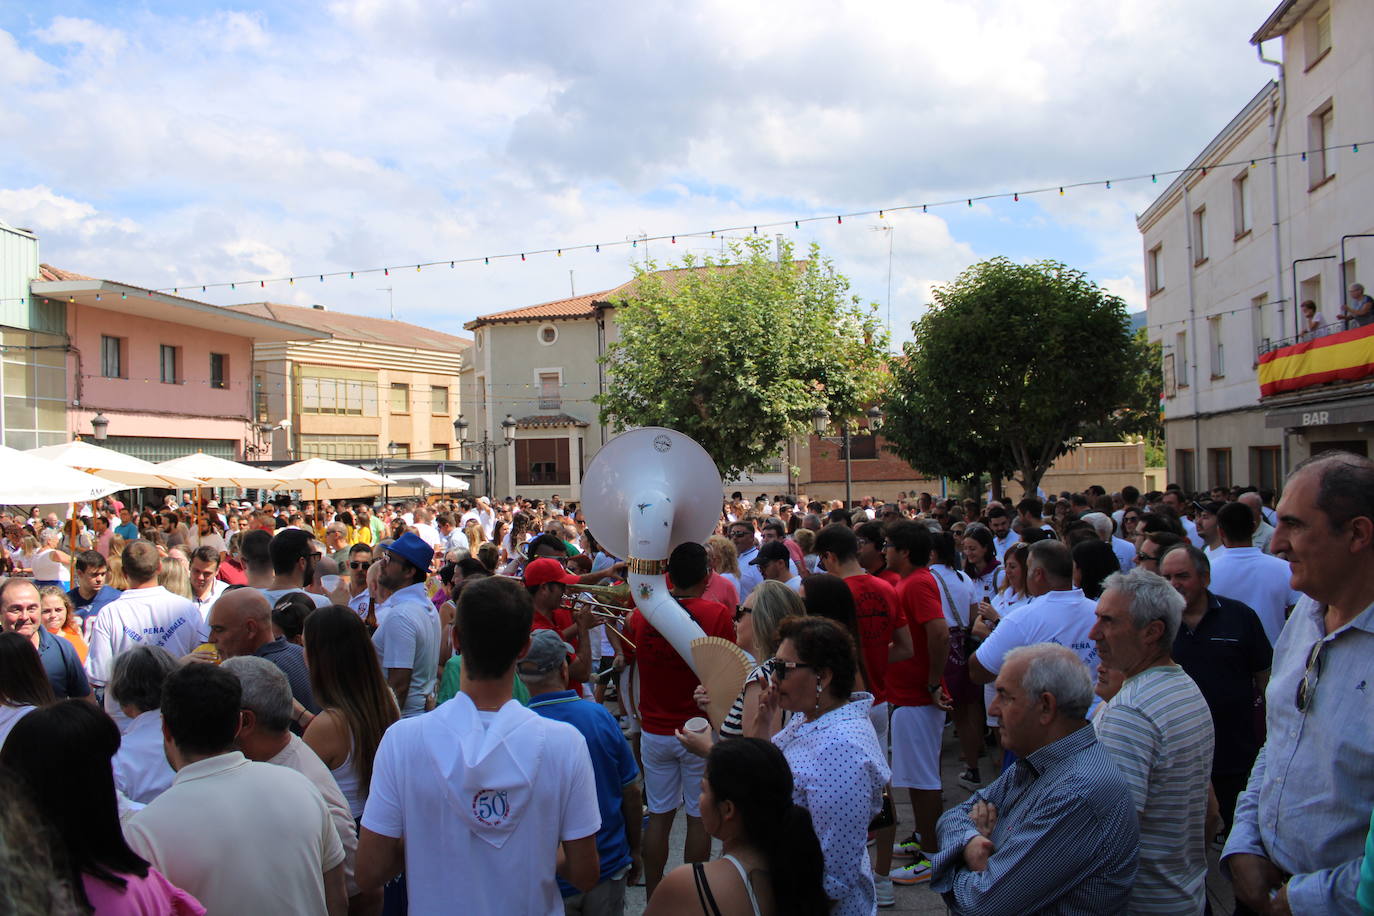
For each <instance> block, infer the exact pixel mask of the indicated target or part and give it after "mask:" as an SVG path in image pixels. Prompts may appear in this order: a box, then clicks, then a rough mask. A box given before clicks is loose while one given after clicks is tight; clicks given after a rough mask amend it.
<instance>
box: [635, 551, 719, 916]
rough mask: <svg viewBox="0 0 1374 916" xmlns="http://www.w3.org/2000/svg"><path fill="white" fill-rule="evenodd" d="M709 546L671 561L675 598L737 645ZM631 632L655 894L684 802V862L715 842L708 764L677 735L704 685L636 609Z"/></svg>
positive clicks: (647, 878) (647, 858)
mask: <svg viewBox="0 0 1374 916" xmlns="http://www.w3.org/2000/svg"><path fill="white" fill-rule="evenodd" d="M707 573H708V567H707V563H706V548H705V547H703V546H702V545H701V544H698V543H695V542H688V543H685V544H679V545H678V546H677V547H676V548H674V549H673V552H672V554H671V555H670V556H669V557H668V580H669V581H670V582H671V583H672V592H671V594H672V596H673V598H675V599H676V600H677V603H678V604H679V605H681V607H682V608H683V609H684V610H685V611H686V613H687V614H688V615H690V616H691V618H692V620H694V621H695V622H696V624H697V625H698V626H700V627H701V629H702V630H703V631H704V632H705V634H706V635H707V636H718V637H721V638H723V639H727V640H729V641H731V642H733V641H734V638H735V624H734V620H733V614H732V612H731V610H730V609H729V608H727V607H725V605H723V604H717V603H716V602H714V601H706V600H704V599H703V598H702V597H701V593H702V592H703V591H705V589H706V577H707ZM625 634H626V636H627V637H628V639H629V641H630V642H632V643H633V644H634V646H635V647H636V648H630V647H629V646H628V645H627V646H626V647H625V655H626V657H627V658H629V659H632V660H636V661H637V662H638V666H639V677H640V687H639V718H640V727H641V729H642V730H643V735H642V736H641V738H640V757H641V759H642V762H643V765H644V794H645V796H646V798H647V801H648V806H649V827H648V829H647V830H646V831H645V832H644V882H645V885H646V891H647V893H648V896H650V897H652V896H653V893H654V888H655V887H656V886H657V885H658V882H659V881H660V880H661V879H662V878H663V869H664V865H665V864H666V863H667V860H668V834H669V833H670V831H671V830H672V827H673V819H674V817H675V816H676V814H677V809H678V806H679V805H683V806H685V807H686V809H687V839H686V843H685V845H684V848H683V859H684V860H685V861H687V862H705V861H706V860H707V859H708V858H710V855H711V837H710V835H709V834H708V833H707V832H706V828H705V827H704V826H703V825H702V822H701V810H700V808H699V805H698V801H699V799H698V789H699V787H700V784H701V777H702V774H703V773H704V772H705V767H706V761H705V760H703V759H702V758H701V757H698V756H696V755H695V754H692V753H691V752H689V751H687V750H686V749H685V748H684V747H683V746H682V744H681V743H680V742H679V741H678V740H677V738H676V737H674V735H675V733H676V732H677V730H678V729H680V728H682V726H683V725H684V724H685V723H686V722H687V720H688V719H691V718H694V717H695V716H698V715H699V714H700V713H699V711H698V709H697V705H696V701H695V699H694V698H693V693H694V691H695V690H696V688H697V686H698V685H699V684H700V683H701V682H700V681H699V680H698V679H697V676H696V674H695V673H694V672H693V671H692V669H691V668H690V667H689V666H688V664H687V661H686V660H685V659H684V658H683V657H682V655H680V654H679V653H678V651H677V650H676V649H675V648H673V646H672V644H671V643H669V642H668V641H667V640H666V639H664V637H663V636H662V635H661V634H660V633H659V632H658V630H656V629H654V627H653V625H652V624H650V623H649V621H648V619H647V618H646V617H645V616H644V613H643V612H642V611H640V610H638V609H636V610H635V611H634V612H633V613H632V614H631V615H630V619H629V623H628V625H627V626H626V629H625Z"/></svg>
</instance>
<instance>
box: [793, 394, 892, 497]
mask: <svg viewBox="0 0 1374 916" xmlns="http://www.w3.org/2000/svg"><path fill="white" fill-rule="evenodd" d="M864 416H866V417H868V428H869V430H870V431H872V432H875V433H876V432H877V431H878V430H880V429H882V426H883V412H882V411H881V410H880V409H879V408H878V406H877V405H876V404H875V405H874V406H872V407H870V408H868V410H867V412H865V414H864ZM851 422H852V421H850V420H845V421H843V422H842V423H841V424H840V434H839V435H838V436H827V435H826V434H825V431H826V430H827V429H829V428H830V411H828V410H826V409H825V408H824V407H817V408H816V409H815V410H813V411H812V412H811V423H812V425H813V426H815V427H816V438H818V439H820V440H821V441H822V442H829V443H831V444H833V445H838V446H840V447H841V448H843V449H844V506H845V508H846V509H849V508H851V506H850V503H851V502H853V492H852V491H853V489H854V474H853V461H854V455H853V452H852V450H851V449H850V447H849V446H850V442H851V435H852V434H851V432H850V424H851Z"/></svg>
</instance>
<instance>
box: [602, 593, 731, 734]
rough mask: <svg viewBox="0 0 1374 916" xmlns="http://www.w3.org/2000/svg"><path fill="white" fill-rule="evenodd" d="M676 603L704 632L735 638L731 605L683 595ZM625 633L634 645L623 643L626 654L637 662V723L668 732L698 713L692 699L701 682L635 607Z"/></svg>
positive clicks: (648, 728)
mask: <svg viewBox="0 0 1374 916" xmlns="http://www.w3.org/2000/svg"><path fill="white" fill-rule="evenodd" d="M679 603H680V604H681V605H682V606H683V607H684V608H686V609H687V613H689V614H691V615H692V619H693V620H695V621H696V622H697V625H698V626H700V627H701V628H702V630H704V631H705V632H706V635H707V636H721V637H724V638H725V639H728V640H730V641H731V642H734V641H735V621H734V616H735V615H734V609H733V608H727V607H726V606H725V605H723V604H717V603H716V602H714V601H706V600H705V599H703V598H683V599H680V602H679ZM625 635H627V636H628V637H629V638H630V641H631V642H633V643H634V644H635V648H634V649H630V648H629V647H628V646H626V647H625V649H626V655H627V656H633V657H634V658H635V660H636V661H637V663H638V665H639V719H640V726H641V727H642V728H643V729H644V730H645V731H646V732H648V733H649V734H651V735H671V734H672V733H673V732H675V731H677V730H678V729H679V728H681V727H682V724H683V723H684V722H686V721H687V720H688V719H690V718H692V717H693V716H699V715H701V710H700V709H699V708H697V704H696V701H695V700H693V699H692V692H693V691H694V690H696V687H697V684H699V683H701V682H700V681H698V680H697V676H696V675H695V674H693V673H692V669H691V668H689V667H688V666H687V662H686V661H684V660H683V658H682V656H681V655H678V654H677V650H676V649H674V648H673V647H672V645H671V644H669V642H668V640H666V639H664V638H663V637H662V636H660V635H659V632H658V631H657V630H655V629H654V628H653V627H652V626H650V625H649V621H648V620H647V619H646V618H645V617H644V614H643V612H642V611H640V610H639V609H638V608H636V609H635V611H634V613H633V614H631V615H630V622H629V624H628V626H627V628H626V631H625Z"/></svg>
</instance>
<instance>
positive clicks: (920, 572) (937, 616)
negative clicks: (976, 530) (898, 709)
mask: <svg viewBox="0 0 1374 916" xmlns="http://www.w3.org/2000/svg"><path fill="white" fill-rule="evenodd" d="M897 603H898V605H900V607H901V610H902V613H903V614H904V615H905V616H906V621H907V626H909V627H911V645H912V649H913V650H914V651H915V654H913V655H912V657H911V658H909V659H907V660H906V661H903V662H897V663H895V664H893V665H892V667H891V668H890V669H888V672H887V674H888V678H887V698H888V701H889V702H891V703H892V705H894V706H929V705H931V698H930V691H929V690H927V689H926V685H927V684H930V683H932V682H934V681H938V680H939V679H940V676H941V675H942V674H943V673H944V672H943V671H937V672H934V674H932V673H931V670H930V644H929V642H928V640H927V639H926V626H925V625H926V624H927V623H929V622H930V621H932V620H943V619H944V616H945V611H944V606H943V605H942V604H941V603H940V586H939V585H937V584H936V582H935V576H934V575H932V574H931V572H930V570H928V569H926V568H925V567H924V566H923V567H921V568H919V569H917V570H915V571H914V572H912V573H911V575H909V576H906V577H904V578H903V579H902V581H901V583H900V584H898V586H897Z"/></svg>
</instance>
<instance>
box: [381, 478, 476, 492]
mask: <svg viewBox="0 0 1374 916" xmlns="http://www.w3.org/2000/svg"><path fill="white" fill-rule="evenodd" d="M392 480H393V482H395V483H410V482H412V481H419V482H420V483H422V484H424V485H425V486H427V487H429V488H430V489H431V490H439V491H442V492H445V493H462V492H465V491H466V490H467V489H468V482H467V481H466V480H464V479H463V478H461V477H455V476H453V475H452V474H407V475H406V476H404V477H395V478H392Z"/></svg>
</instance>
